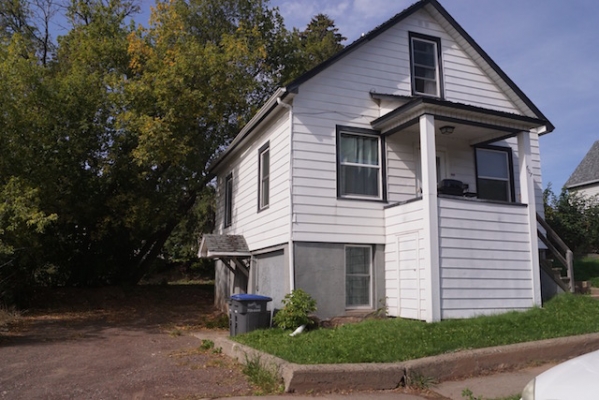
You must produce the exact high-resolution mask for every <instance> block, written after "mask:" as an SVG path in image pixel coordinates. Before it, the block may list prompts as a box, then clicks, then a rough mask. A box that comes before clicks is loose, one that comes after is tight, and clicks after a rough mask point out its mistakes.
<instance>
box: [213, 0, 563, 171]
mask: <svg viewBox="0 0 599 400" xmlns="http://www.w3.org/2000/svg"><path fill="white" fill-rule="evenodd" d="M421 9H426V10H427V11H428V12H429V14H430V15H431V16H432V17H433V18H435V19H437V20H440V25H441V26H443V28H444V29H445V30H446V31H448V33H449V34H452V33H453V34H454V35H455V36H456V37H457V39H458V40H457V42H458V43H459V44H460V45H461V46H462V48H463V49H464V51H466V53H468V54H469V55H470V56H471V57H472V58H473V60H475V61H476V62H478V63H479V65H480V66H481V68H482V69H483V70H484V71H485V72H486V73H487V74H488V75H489V76H490V77H491V79H492V80H493V81H494V82H495V84H497V85H498V86H499V87H500V88H501V89H502V90H503V91H504V92H505V93H506V94H507V96H508V97H509V98H510V100H511V101H513V102H514V103H515V104H516V105H517V106H518V107H519V108H520V109H522V110H523V112H524V113H525V114H526V113H528V114H529V115H527V116H528V117H531V118H537V119H538V120H542V121H543V122H545V123H546V124H545V126H546V131H545V132H541V133H540V134H541V135H542V134H545V133H549V132H552V131H553V130H554V129H555V127H554V126H553V124H552V123H551V122H550V121H549V120H548V119H547V117H545V115H543V113H542V112H541V111H540V110H539V109H538V108H537V107H536V106H535V105H534V104H533V102H532V101H531V100H530V99H529V98H528V96H526V95H525V94H524V92H523V91H522V90H521V89H520V88H519V87H518V86H517V85H516V84H515V83H514V81H512V80H511V79H510V78H509V77H508V76H507V74H506V73H505V72H503V70H502V69H501V68H499V66H498V65H497V64H496V63H495V62H494V61H493V60H492V59H491V57H489V55H488V54H487V53H486V52H485V51H484V50H483V49H482V47H480V46H479V45H478V44H477V43H476V42H475V41H474V39H473V38H472V37H471V36H470V35H469V34H468V33H467V32H466V31H465V30H464V29H463V28H462V27H461V26H460V24H458V23H457V21H456V20H455V19H454V18H453V17H452V16H451V15H450V14H449V13H448V12H447V10H445V8H443V6H442V5H441V4H440V3H439V2H438V1H437V0H419V1H417V2H416V3H414V4H412V5H411V6H409V7H408V8H406V9H405V10H403V11H401V12H399V13H398V14H396V15H395V16H394V17H392V18H390V19H389V20H387V21H386V22H384V23H382V24H381V25H379V26H378V27H376V28H374V29H373V30H372V31H370V32H368V33H367V34H364V35H362V37H360V38H359V39H357V40H356V41H354V42H353V43H351V44H349V45H348V46H346V47H345V48H344V49H343V50H341V51H340V52H338V53H337V54H335V55H334V56H332V57H331V58H329V59H328V60H326V61H324V62H322V63H321V64H319V65H317V66H316V67H314V68H312V69H311V70H309V71H307V72H306V73H304V74H303V75H301V76H299V77H298V78H296V79H295V80H293V81H292V82H291V83H289V84H287V85H286V86H285V87H283V88H279V89H278V90H277V91H276V92H275V93H274V94H273V95H272V96H271V97H270V98H269V100H268V101H267V102H266V103H265V105H264V106H263V107H262V108H261V109H260V110H259V112H258V113H257V114H256V116H255V117H254V118H252V120H250V122H248V123H247V124H246V126H245V127H244V128H243V129H242V130H241V132H240V133H239V134H238V135H237V137H235V139H234V140H233V142H232V143H231V145H230V146H229V147H228V148H227V149H226V150H225V151H224V152H223V153H222V154H221V155H220V156H219V157H218V158H217V159H216V161H215V162H214V163H213V165H212V166H211V168H210V169H211V170H214V168H216V166H217V165H218V164H220V163H221V162H222V161H223V159H224V158H225V157H226V156H227V155H228V154H229V153H230V152H231V151H233V150H234V149H235V148H236V147H237V146H238V145H239V144H240V143H241V142H243V141H244V139H246V138H248V137H249V136H250V135H251V134H252V133H253V131H254V130H255V128H256V126H257V125H258V124H260V123H261V122H263V121H264V120H265V118H266V117H268V115H269V114H271V113H272V112H274V111H275V110H276V109H278V108H280V107H285V106H287V104H284V105H281V103H284V102H283V101H282V100H283V99H285V97H287V96H288V95H290V94H295V93H298V91H299V88H300V86H301V85H302V84H303V83H304V82H306V81H308V80H309V79H311V78H313V77H314V76H316V75H317V74H319V73H320V72H322V71H324V70H325V69H327V68H328V67H329V66H331V65H332V64H333V63H335V62H337V61H339V60H340V59H342V58H343V57H345V56H346V55H348V54H350V53H351V52H353V51H354V50H356V49H357V48H359V47H361V46H362V45H363V44H365V43H368V42H369V41H371V40H373V39H374V38H376V37H377V36H379V35H381V34H382V33H384V32H385V31H387V30H388V29H390V28H391V27H393V26H395V25H396V24H397V23H399V22H401V21H402V20H404V19H406V18H407V17H409V16H410V15H412V14H414V13H416V12H417V11H419V10H421ZM287 107H288V106H287ZM258 116H259V118H258Z"/></svg>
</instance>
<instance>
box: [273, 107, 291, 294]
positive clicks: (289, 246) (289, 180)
mask: <svg viewBox="0 0 599 400" xmlns="http://www.w3.org/2000/svg"><path fill="white" fill-rule="evenodd" d="M277 104H278V105H280V106H281V107H284V108H286V109H287V110H289V178H288V182H289V244H288V246H287V247H288V248H289V291H290V292H291V291H293V290H295V265H294V261H295V254H294V251H293V223H294V220H295V214H294V212H293V107H292V106H290V105H289V104H287V103H284V102H283V101H282V100H281V97H278V98H277Z"/></svg>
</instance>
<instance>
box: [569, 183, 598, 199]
mask: <svg viewBox="0 0 599 400" xmlns="http://www.w3.org/2000/svg"><path fill="white" fill-rule="evenodd" d="M571 191H573V192H576V193H578V194H579V195H581V196H584V197H587V198H590V197H597V196H599V184H593V185H589V186H581V187H579V188H574V189H571Z"/></svg>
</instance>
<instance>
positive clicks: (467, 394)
mask: <svg viewBox="0 0 599 400" xmlns="http://www.w3.org/2000/svg"><path fill="white" fill-rule="evenodd" d="M462 397H463V398H464V399H466V400H519V399H520V395H519V394H514V395H512V396H507V397H501V398H497V399H485V398H483V396H475V395H474V393H473V392H472V390H470V389H469V388H466V389H464V390H462Z"/></svg>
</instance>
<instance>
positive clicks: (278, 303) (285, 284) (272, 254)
mask: <svg viewBox="0 0 599 400" xmlns="http://www.w3.org/2000/svg"><path fill="white" fill-rule="evenodd" d="M271 250H272V251H268V252H265V253H261V254H255V255H254V257H253V259H252V266H251V268H250V275H251V277H250V284H249V292H250V293H254V294H260V295H263V296H268V297H271V298H272V302H269V303H268V308H269V309H271V310H272V309H274V308H276V309H280V308H282V307H283V303H282V300H283V298H284V297H285V295H286V294H287V293H289V292H290V290H289V255H288V253H287V252H288V246H282V247H281V248H277V249H271Z"/></svg>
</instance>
